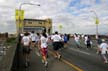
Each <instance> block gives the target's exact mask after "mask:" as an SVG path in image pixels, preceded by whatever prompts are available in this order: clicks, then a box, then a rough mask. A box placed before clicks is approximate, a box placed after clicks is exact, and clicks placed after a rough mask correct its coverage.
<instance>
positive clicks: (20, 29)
mask: <svg viewBox="0 0 108 71" xmlns="http://www.w3.org/2000/svg"><path fill="white" fill-rule="evenodd" d="M23 5H36V6H40V4H33V3H21V4H20V6H19V11H21V10H22V6H23ZM21 22H22V20H21V13H19V26H20V24H21ZM21 32H22V27H21V28H20V27H19V33H21Z"/></svg>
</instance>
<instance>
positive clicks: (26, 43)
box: [22, 36, 30, 46]
mask: <svg viewBox="0 0 108 71" xmlns="http://www.w3.org/2000/svg"><path fill="white" fill-rule="evenodd" d="M22 41H23V45H25V46H28V45H29V43H30V37H29V36H24V37H23V38H22Z"/></svg>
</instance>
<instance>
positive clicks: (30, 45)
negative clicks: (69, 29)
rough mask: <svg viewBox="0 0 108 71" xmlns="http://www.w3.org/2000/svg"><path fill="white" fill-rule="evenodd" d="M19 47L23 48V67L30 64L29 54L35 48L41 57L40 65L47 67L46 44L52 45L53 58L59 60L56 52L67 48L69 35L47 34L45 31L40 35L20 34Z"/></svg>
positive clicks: (59, 56)
mask: <svg viewBox="0 0 108 71" xmlns="http://www.w3.org/2000/svg"><path fill="white" fill-rule="evenodd" d="M20 36H21V45H22V47H23V54H24V57H25V66H26V67H28V66H29V64H30V53H31V52H32V50H33V49H34V48H37V49H38V50H39V52H40V54H41V56H42V63H44V65H45V66H46V67H47V66H48V61H47V55H48V43H52V46H53V53H54V57H55V58H57V59H60V58H61V55H60V53H59V52H58V50H59V49H60V48H62V47H66V46H67V42H68V41H69V34H68V35H67V34H64V35H60V34H59V33H58V32H57V31H56V32H55V33H54V34H50V35H49V34H47V33H46V32H45V31H43V32H42V33H35V32H34V31H32V32H25V33H22V34H20Z"/></svg>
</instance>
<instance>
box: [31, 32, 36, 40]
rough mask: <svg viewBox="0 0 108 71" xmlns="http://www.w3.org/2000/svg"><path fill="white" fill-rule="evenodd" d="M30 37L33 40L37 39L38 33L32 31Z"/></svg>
mask: <svg viewBox="0 0 108 71" xmlns="http://www.w3.org/2000/svg"><path fill="white" fill-rule="evenodd" d="M30 38H31V40H32V41H36V34H33V33H31V35H30Z"/></svg>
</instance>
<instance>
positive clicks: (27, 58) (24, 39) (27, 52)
mask: <svg viewBox="0 0 108 71" xmlns="http://www.w3.org/2000/svg"><path fill="white" fill-rule="evenodd" d="M21 43H22V45H23V54H24V58H25V66H26V67H28V65H29V62H30V51H31V49H30V43H31V39H30V37H29V33H28V32H26V33H25V34H24V36H23V37H22V40H21Z"/></svg>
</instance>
